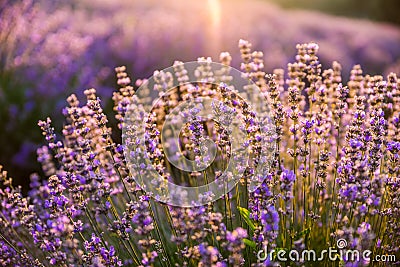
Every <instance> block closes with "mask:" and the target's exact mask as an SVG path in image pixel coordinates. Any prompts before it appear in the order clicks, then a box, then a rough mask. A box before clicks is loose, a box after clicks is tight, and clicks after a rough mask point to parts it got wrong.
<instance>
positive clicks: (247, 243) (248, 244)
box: [243, 238, 257, 249]
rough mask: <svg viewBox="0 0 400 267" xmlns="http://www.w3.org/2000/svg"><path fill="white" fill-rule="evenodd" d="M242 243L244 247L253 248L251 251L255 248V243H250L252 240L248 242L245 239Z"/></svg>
mask: <svg viewBox="0 0 400 267" xmlns="http://www.w3.org/2000/svg"><path fill="white" fill-rule="evenodd" d="M243 243H244V244H245V245H246V246H249V247H251V248H253V249H255V248H256V246H257V245H256V242H254V241H252V240H249V239H247V238H243Z"/></svg>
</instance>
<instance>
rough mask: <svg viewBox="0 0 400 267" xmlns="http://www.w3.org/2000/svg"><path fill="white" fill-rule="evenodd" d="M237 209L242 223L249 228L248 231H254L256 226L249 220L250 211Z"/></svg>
mask: <svg viewBox="0 0 400 267" xmlns="http://www.w3.org/2000/svg"><path fill="white" fill-rule="evenodd" d="M238 209H239V212H240V215H241V216H242V217H243V219H244V221H245V222H246V223H247V225H248V226H250V229H251V230H253V231H254V229H256V224H255V222H254V221H253V220H252V219H250V211H249V210H248V209H246V208H242V207H238Z"/></svg>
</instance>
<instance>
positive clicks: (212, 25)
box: [0, 0, 400, 189]
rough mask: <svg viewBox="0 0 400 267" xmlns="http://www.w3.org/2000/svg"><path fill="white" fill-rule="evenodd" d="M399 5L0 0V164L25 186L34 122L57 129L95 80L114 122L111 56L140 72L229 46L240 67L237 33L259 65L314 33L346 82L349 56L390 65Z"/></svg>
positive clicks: (380, 67)
mask: <svg viewBox="0 0 400 267" xmlns="http://www.w3.org/2000/svg"><path fill="white" fill-rule="evenodd" d="M399 12H400V1H398V0H303V1H299V0H297V1H295V0H269V1H268V0H205V1H185V0H165V1H156V0H149V1H144V0H140V1H139V0H119V1H114V0H79V1H78V0H73V1H60V0H58V1H52V0H36V1H29V0H27V1H15V0H12V1H11V0H0V164H1V165H3V166H4V168H5V169H6V170H8V171H9V173H10V175H11V176H12V177H14V180H15V181H16V183H18V184H21V185H23V186H24V188H25V189H26V188H27V184H28V181H29V174H30V173H32V172H39V173H40V167H39V164H38V163H36V154H35V150H36V149H37V148H38V147H39V146H40V145H43V144H44V143H45V142H44V139H43V137H42V136H41V131H40V129H39V127H38V126H37V121H38V120H39V119H45V118H46V117H48V116H49V117H51V118H52V119H53V121H54V126H55V128H56V131H57V132H58V133H59V132H61V128H62V125H63V117H62V109H63V107H64V106H65V105H66V101H65V98H66V97H67V96H68V95H69V94H71V93H75V94H77V95H78V96H79V97H80V98H81V99H82V95H83V91H84V90H85V89H87V88H91V87H94V88H96V89H97V91H98V94H99V96H100V97H101V99H102V101H103V106H104V107H105V111H106V113H107V114H108V115H109V118H110V120H111V121H110V124H111V125H113V124H114V123H115V122H114V121H113V120H112V119H113V112H112V102H111V96H112V92H113V91H114V90H116V86H115V80H116V79H115V78H114V73H113V69H114V67H116V66H119V65H126V66H127V68H128V73H130V75H131V77H132V78H134V79H136V78H148V77H149V76H151V75H152V73H153V71H154V70H156V69H163V68H166V67H169V66H171V65H172V64H173V62H174V60H181V61H193V60H196V59H197V58H198V57H201V56H211V57H212V58H213V59H214V61H218V55H219V53H220V52H222V51H228V52H230V53H231V55H232V56H233V59H234V60H233V66H234V67H239V64H240V62H239V59H240V56H239V51H238V49H237V44H238V40H239V39H240V38H242V39H247V40H249V41H250V42H252V43H253V48H254V49H255V50H261V51H263V52H264V56H265V66H266V70H267V71H268V72H272V70H273V69H274V68H286V64H287V63H288V62H290V61H292V60H293V57H294V55H295V53H296V49H295V45H296V44H297V43H304V42H310V41H314V42H317V43H318V44H319V46H320V53H319V56H320V59H321V63H322V65H323V68H329V67H330V66H331V63H332V61H334V60H336V61H339V62H340V63H341V64H342V66H343V78H344V80H345V81H346V80H347V79H348V77H349V71H350V70H351V68H352V66H353V65H355V64H361V65H362V68H363V70H364V73H369V74H384V75H386V74H387V73H388V72H389V71H395V72H397V73H399V71H400V16H399V15H398V14H399ZM118 136H119V133H118V132H116V138H118Z"/></svg>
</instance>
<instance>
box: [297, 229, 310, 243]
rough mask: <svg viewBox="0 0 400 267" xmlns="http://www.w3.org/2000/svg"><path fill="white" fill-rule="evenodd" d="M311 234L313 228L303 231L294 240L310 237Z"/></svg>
mask: <svg viewBox="0 0 400 267" xmlns="http://www.w3.org/2000/svg"><path fill="white" fill-rule="evenodd" d="M310 232H311V228H307V229H304V230H303V231H301V232H299V233H297V234H296V235H295V236H294V240H298V239H299V238H301V237H303V236H305V235H308V234H309V233H310Z"/></svg>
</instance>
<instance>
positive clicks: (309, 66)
mask: <svg viewBox="0 0 400 267" xmlns="http://www.w3.org/2000/svg"><path fill="white" fill-rule="evenodd" d="M239 49H240V52H241V55H242V59H243V61H244V62H243V64H242V69H243V71H244V78H245V79H247V80H248V82H249V84H251V83H255V84H256V85H257V86H259V88H260V92H261V94H262V95H260V96H254V91H252V90H251V87H250V86H248V85H245V86H244V87H245V90H248V91H245V93H247V94H248V95H249V96H250V97H252V98H253V99H257V97H265V98H268V100H269V103H270V104H271V107H270V108H271V114H272V118H273V124H274V127H275V130H276V132H275V134H276V137H275V138H274V139H273V140H272V141H271V142H273V143H274V147H275V148H276V150H275V151H274V153H273V155H272V158H271V165H270V168H268V170H267V171H265V172H264V173H262V175H263V176H265V177H263V178H264V179H263V180H262V183H261V184H260V185H259V186H258V187H257V188H255V189H254V190H250V181H251V179H253V178H254V177H253V175H260V174H259V173H258V172H257V167H259V166H258V165H259V164H264V163H265V162H262V161H259V159H258V158H259V156H260V155H261V152H262V151H263V149H266V148H268V146H269V145H270V144H269V142H266V140H265V139H262V138H263V135H262V131H264V130H266V129H265V128H261V127H260V126H259V124H258V122H257V120H256V113H255V111H254V110H252V108H253V107H252V106H250V105H249V104H248V103H246V101H245V100H244V99H245V98H244V97H243V96H240V95H239V94H237V93H236V92H237V91H236V89H235V85H234V84H231V83H230V82H231V81H232V77H231V76H230V73H229V66H228V65H229V64H230V63H231V56H230V55H229V54H228V53H226V52H225V53H222V54H221V56H220V60H221V62H222V63H224V64H225V65H224V66H222V68H221V69H220V70H218V71H215V72H213V69H212V68H211V65H210V64H211V59H210V58H199V59H198V62H199V66H200V67H199V68H197V69H195V70H194V72H195V76H196V77H197V78H198V79H199V82H197V83H195V84H191V83H188V79H189V78H188V71H189V70H186V69H185V66H184V65H183V64H182V62H179V61H176V62H175V64H174V66H173V69H174V70H175V76H174V75H172V74H171V73H168V72H163V71H156V72H155V73H154V77H155V84H154V88H145V90H144V91H142V92H145V93H144V94H142V95H140V97H143V96H144V97H146V94H147V95H150V94H151V93H154V92H152V90H155V93H156V94H157V93H158V94H159V97H160V99H161V101H159V102H157V103H156V104H155V105H154V106H153V110H152V111H151V112H150V113H149V115H148V116H145V115H144V114H145V113H144V112H142V111H143V110H144V106H143V104H142V102H141V99H140V97H139V95H137V92H138V90H137V89H138V87H140V86H141V85H143V84H145V81H144V80H138V81H136V83H135V86H132V85H131V79H130V78H129V76H128V74H127V72H126V68H125V67H118V68H116V73H117V83H118V85H119V87H120V88H119V89H118V91H117V92H115V93H114V95H113V98H112V99H113V101H114V110H115V112H116V119H117V121H118V129H116V130H117V131H118V130H120V129H124V128H125V130H126V132H125V133H124V134H127V133H128V134H127V135H126V136H128V137H129V138H128V140H127V141H126V143H124V144H118V143H117V142H116V141H115V140H114V139H113V131H112V129H111V128H110V127H109V125H108V124H109V122H108V118H107V116H106V114H105V113H104V111H103V108H102V105H101V101H100V98H99V97H98V94H97V92H96V90H95V89H88V90H85V91H84V95H85V97H86V101H85V103H84V104H81V103H80V101H79V100H78V97H77V96H75V95H71V96H69V97H68V98H67V103H68V104H67V106H66V107H65V108H64V110H63V115H64V116H65V124H64V126H63V128H62V131H61V133H62V135H58V134H57V131H56V130H55V128H54V126H53V125H52V121H51V119H50V118H47V119H46V120H43V121H40V122H39V124H38V125H39V127H40V129H41V130H42V133H43V136H44V138H45V140H46V141H47V145H45V146H43V147H41V148H40V149H38V151H37V154H38V161H39V162H40V163H41V165H42V168H43V173H44V174H45V176H46V178H45V179H40V177H39V175H38V174H33V175H32V176H31V189H30V191H29V193H28V195H27V196H25V195H24V194H22V193H21V188H20V187H14V185H13V183H12V179H11V178H9V177H8V176H7V173H6V172H5V171H2V169H0V184H1V186H0V211H1V213H0V215H1V216H0V226H1V227H0V265H1V266H51V265H56V266H165V267H169V266H204V267H205V266H218V267H222V266H276V265H277V264H279V258H276V253H275V254H274V257H273V258H272V259H270V258H268V259H267V260H266V261H262V260H261V259H260V258H258V252H259V251H260V250H262V249H264V248H268V249H269V250H272V249H274V250H275V251H276V252H278V251H280V250H285V251H288V250H292V249H293V250H301V249H314V250H316V251H318V250H320V248H321V247H322V248H323V247H324V246H331V247H335V246H336V241H337V240H338V239H345V240H346V241H347V243H348V246H347V247H346V249H358V250H367V249H369V250H371V251H372V252H373V254H374V255H378V254H380V255H384V254H387V255H394V256H396V257H397V259H395V260H393V261H392V262H390V264H393V265H395V264H399V263H400V248H399V244H400V234H399V233H400V201H399V199H400V180H399V177H400V169H399V167H398V166H399V164H400V131H399V129H400V119H399V118H400V79H398V78H397V76H396V74H395V73H390V74H389V75H388V76H387V78H386V80H385V78H384V77H383V76H379V75H375V76H371V75H367V74H363V72H362V70H361V67H360V66H358V65H357V66H355V67H354V68H353V70H352V72H351V77H350V80H349V82H348V83H347V84H344V83H342V80H343V79H342V78H341V66H340V64H339V63H338V62H334V63H333V64H332V67H331V68H328V69H327V70H322V65H321V63H320V61H319V57H318V51H319V47H318V45H317V44H315V43H306V44H301V45H298V46H297V50H298V53H297V56H296V57H295V60H294V62H292V63H289V64H288V71H287V73H286V74H285V71H284V70H283V69H277V70H274V71H273V73H274V74H266V71H265V70H264V60H263V53H261V52H258V51H252V45H251V44H250V43H249V42H248V41H244V40H241V41H240V42H239ZM174 79H176V80H177V81H178V82H177V84H178V85H177V86H176V87H175V88H174V89H173V90H171V91H169V92H168V93H164V91H165V89H166V88H168V87H170V86H171V85H172V84H174V83H173V81H174ZM215 82H218V84H217V85H216V84H215ZM220 82H222V83H221V84H219V83H220ZM199 96H207V97H214V98H215V99H217V100H219V104H215V103H214V104H213V105H212V106H211V108H212V112H213V114H214V115H216V116H219V118H220V119H221V120H220V121H219V122H218V123H217V122H214V121H213V120H211V119H204V118H201V116H200V115H199V112H200V108H199V106H198V105H197V103H196V102H195V101H193V102H191V103H192V104H193V105H192V106H190V107H189V108H188V111H187V113H184V112H183V113H182V114H183V115H184V117H185V118H186V119H187V121H186V122H185V123H184V125H183V127H182V131H181V133H180V134H179V142H178V145H179V146H180V148H179V151H181V152H182V154H183V155H184V156H185V157H186V158H187V159H192V160H194V162H196V164H198V165H201V166H202V167H205V168H204V169H203V170H202V171H196V172H193V173H190V174H188V173H186V172H183V171H180V170H179V169H178V168H177V167H176V166H173V165H172V164H170V162H169V161H168V159H167V158H166V157H165V156H164V147H163V144H162V142H163V138H168V136H163V135H164V132H163V129H162V127H163V123H164V122H165V121H166V119H167V114H168V113H169V112H171V111H173V109H174V108H175V107H177V106H178V104H179V102H181V101H189V102H190V101H191V100H195V99H196V98H197V97H199ZM132 109H137V111H138V112H137V113H136V114H138V116H137V117H133V118H130V117H129V118H126V114H128V112H130V111H131V110H132ZM227 111H231V112H227ZM210 112H211V111H210ZM233 117H235V118H236V119H239V120H241V122H242V125H241V128H240V129H241V130H243V132H244V133H245V134H246V137H247V138H248V139H249V140H248V141H246V142H245V143H244V146H245V147H248V148H250V150H251V155H250V159H251V160H249V162H248V163H247V165H245V164H244V165H243V166H236V168H237V170H243V177H241V179H240V181H239V182H238V183H237V184H236V185H235V186H234V188H233V189H232V190H231V191H230V192H226V193H225V194H224V195H223V197H222V198H221V199H218V200H216V201H214V202H210V201H209V202H208V203H207V204H205V205H202V206H198V205H197V206H196V207H175V206H171V205H167V204H163V203H161V202H159V201H157V200H161V201H162V199H156V198H153V197H155V196H154V195H152V194H150V193H148V192H147V191H146V190H144V189H145V188H144V187H143V185H142V184H141V183H140V181H141V180H140V175H141V174H143V173H145V172H146V171H147V170H149V169H150V168H154V169H155V170H156V171H157V173H158V174H159V175H160V177H159V179H158V180H157V179H155V180H154V181H151V182H149V185H150V184H152V186H154V187H155V188H157V190H160V191H163V190H168V188H167V187H165V186H164V185H165V181H170V182H176V183H181V184H184V185H186V186H197V185H199V184H203V183H204V184H205V185H207V184H208V182H210V181H211V180H213V179H218V177H219V176H220V175H221V172H223V171H224V170H225V168H226V166H225V165H226V162H227V160H228V159H229V158H231V157H236V156H237V155H235V153H233V152H232V151H230V150H229V146H230V145H231V140H230V137H231V134H232V131H233V130H232V129H230V128H229V127H228V125H230V124H231V122H232V120H233ZM128 120H129V121H128ZM129 123H130V124H129ZM143 123H144V125H145V127H144V128H143V129H141V127H139V125H141V124H143ZM127 124H129V125H128V126H129V127H127ZM140 135H143V136H144V137H145V142H144V147H145V149H146V151H145V152H146V153H145V154H144V155H145V156H144V157H145V159H138V160H143V161H142V162H139V161H138V162H139V163H138V164H136V166H133V167H134V168H133V169H135V170H137V173H133V174H132V173H130V171H132V168H131V167H132V166H130V164H131V165H132V163H131V162H129V161H128V160H127V159H125V157H124V151H125V152H126V151H129V153H130V156H131V157H137V156H138V155H142V154H140V152H141V151H140V150H141V149H142V148H143V147H140V146H139V144H140V138H139V137H140ZM167 135H168V134H167ZM208 141H214V142H215V144H216V146H215V147H216V150H217V152H216V157H215V159H214V162H212V164H210V165H208V166H205V165H207V164H204V162H203V161H202V160H204V158H202V156H204V155H206V154H207V152H208V151H207V149H208V148H207V147H205V146H206V143H207V142H208ZM126 146H130V148H131V150H126V149H125V148H126ZM205 161H208V160H205ZM203 165H204V166H203ZM147 182H148V181H147ZM145 183H146V181H145ZM208 193H209V192H206V193H205V194H204V195H203V196H202V197H203V198H204V199H206V200H207V199H210V197H212V196H211V194H208ZM172 197H182V198H183V197H184V196H182V195H179V192H178V193H176V194H175V195H173V196H172ZM339 260H340V261H341V263H343V264H345V265H346V266H367V265H368V264H370V262H369V261H368V260H365V259H363V260H360V261H354V259H352V258H350V257H347V256H343V257H342V258H340V259H338V261H339ZM371 260H372V259H371ZM338 263H339V262H329V261H328V259H325V261H324V262H323V263H321V264H324V265H325V266H335V264H338ZM288 264H292V265H297V264H300V263H296V262H291V263H288ZM374 266H375V265H374ZM376 266H384V265H383V263H382V265H376Z"/></svg>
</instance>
